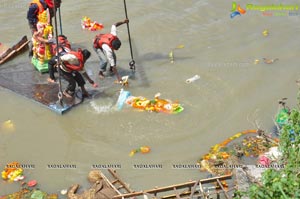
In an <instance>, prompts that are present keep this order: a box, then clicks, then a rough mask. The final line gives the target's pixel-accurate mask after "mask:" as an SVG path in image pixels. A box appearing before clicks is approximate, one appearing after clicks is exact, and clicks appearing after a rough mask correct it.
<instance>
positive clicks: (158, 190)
mask: <svg viewBox="0 0 300 199" xmlns="http://www.w3.org/2000/svg"><path fill="white" fill-rule="evenodd" d="M231 178H232V175H231V174H229V175H223V176H218V177H213V178H207V179H202V180H199V181H190V182H185V183H181V184H175V185H170V186H165V187H160V188H154V189H149V190H145V191H139V192H134V193H128V194H122V195H118V196H114V197H113V199H121V198H130V197H134V196H141V195H144V194H157V193H161V192H167V191H174V188H175V189H176V190H178V189H183V188H191V187H193V186H194V185H195V184H196V183H197V184H198V183H201V184H207V183H212V182H217V180H228V179H231ZM189 190H191V189H189ZM182 194H184V195H190V194H191V191H185V192H183V193H182ZM174 196H175V197H176V194H175V195H169V196H165V197H161V198H172V197H174Z"/></svg>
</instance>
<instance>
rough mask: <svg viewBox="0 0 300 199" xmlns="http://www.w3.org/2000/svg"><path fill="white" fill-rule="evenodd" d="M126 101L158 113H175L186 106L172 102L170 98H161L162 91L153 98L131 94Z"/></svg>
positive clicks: (134, 106)
mask: <svg viewBox="0 0 300 199" xmlns="http://www.w3.org/2000/svg"><path fill="white" fill-rule="evenodd" d="M126 103H127V104H128V105H131V106H132V107H133V108H136V109H140V110H145V111H149V112H157V113H159V112H164V113H169V114H175V113H180V112H182V111H183V110H184V108H183V107H182V106H181V105H180V104H179V103H178V102H172V101H171V100H168V99H161V98H160V93H157V94H156V95H155V98H154V99H152V100H149V99H147V98H145V97H142V96H139V97H135V96H129V97H128V98H127V99H126Z"/></svg>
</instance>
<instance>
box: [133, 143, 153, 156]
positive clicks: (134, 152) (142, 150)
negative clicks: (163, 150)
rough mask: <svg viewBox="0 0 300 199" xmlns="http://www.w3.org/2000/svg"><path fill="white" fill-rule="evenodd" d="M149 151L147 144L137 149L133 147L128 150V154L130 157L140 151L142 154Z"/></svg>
mask: <svg viewBox="0 0 300 199" xmlns="http://www.w3.org/2000/svg"><path fill="white" fill-rule="evenodd" d="M150 151H151V149H150V147H149V146H141V147H140V148H138V149H133V150H131V151H130V153H129V156H130V157H132V156H133V155H134V154H136V153H138V152H141V153H142V154H146V153H149V152H150Z"/></svg>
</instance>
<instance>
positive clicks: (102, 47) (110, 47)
mask: <svg viewBox="0 0 300 199" xmlns="http://www.w3.org/2000/svg"><path fill="white" fill-rule="evenodd" d="M125 23H129V20H128V19H125V20H124V21H120V22H117V23H115V24H113V25H112V26H111V31H110V33H107V34H98V35H96V37H95V39H94V42H93V47H94V50H95V51H96V53H97V55H98V57H99V59H100V71H99V77H100V79H103V78H104V72H105V71H106V67H107V63H108V62H109V64H110V69H109V70H110V71H111V72H113V73H114V74H115V75H116V77H117V80H118V82H121V77H120V76H119V73H118V71H117V57H116V54H115V50H118V49H119V48H120V46H121V41H120V39H119V38H118V37H117V27H118V26H120V25H122V24H125Z"/></svg>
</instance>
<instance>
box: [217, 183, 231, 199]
mask: <svg viewBox="0 0 300 199" xmlns="http://www.w3.org/2000/svg"><path fill="white" fill-rule="evenodd" d="M217 182H218V184H219V186H220V187H221V189H222V190H223V191H224V194H225V197H226V198H227V199H229V196H228V194H227V193H226V191H225V189H224V187H223V185H222V183H221V182H220V180H219V179H217Z"/></svg>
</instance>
